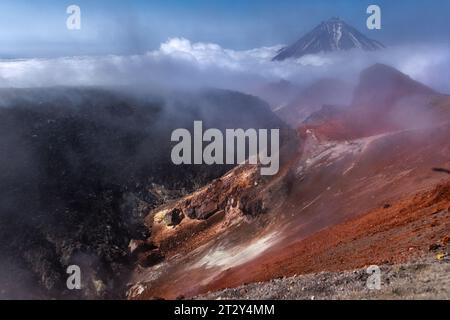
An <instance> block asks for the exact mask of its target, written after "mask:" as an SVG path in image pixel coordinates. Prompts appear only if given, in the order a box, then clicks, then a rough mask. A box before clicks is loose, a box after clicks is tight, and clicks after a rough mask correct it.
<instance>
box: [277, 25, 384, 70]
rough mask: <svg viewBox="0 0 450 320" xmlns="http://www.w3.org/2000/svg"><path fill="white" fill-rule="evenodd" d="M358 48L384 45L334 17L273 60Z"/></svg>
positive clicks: (369, 48)
mask: <svg viewBox="0 0 450 320" xmlns="http://www.w3.org/2000/svg"><path fill="white" fill-rule="evenodd" d="M356 48H358V49H361V50H364V51H374V50H379V49H382V48H384V45H383V44H381V43H380V42H378V41H376V40H372V39H369V38H367V37H366V36H365V35H363V34H362V33H361V32H359V31H358V30H356V29H355V28H353V27H352V26H350V25H348V24H347V23H346V22H345V21H343V20H341V19H340V18H339V17H332V18H331V19H329V20H327V21H323V22H322V23H320V24H319V25H318V26H317V27H315V28H314V29H313V30H312V31H310V32H309V33H307V34H306V35H305V36H303V37H302V38H300V39H299V40H298V41H297V42H295V43H294V44H292V45H290V46H287V47H285V48H283V49H281V50H280V51H279V52H278V54H277V55H276V56H275V57H274V58H273V60H274V61H282V60H285V59H290V58H300V57H302V56H304V55H307V54H315V53H320V52H332V51H342V50H350V49H356Z"/></svg>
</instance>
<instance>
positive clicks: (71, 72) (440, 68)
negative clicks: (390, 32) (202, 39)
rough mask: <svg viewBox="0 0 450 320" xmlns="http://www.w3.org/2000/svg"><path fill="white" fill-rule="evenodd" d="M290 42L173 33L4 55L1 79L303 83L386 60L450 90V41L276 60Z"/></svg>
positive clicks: (1, 82) (35, 82)
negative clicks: (35, 54) (247, 42)
mask: <svg viewBox="0 0 450 320" xmlns="http://www.w3.org/2000/svg"><path fill="white" fill-rule="evenodd" d="M282 47H283V46H282V45H275V46H272V47H262V48H255V49H251V50H242V51H238V50H231V49H226V48H222V47H221V46H220V45H218V44H214V43H192V42H190V41H189V40H187V39H184V38H172V39H169V40H168V41H167V42H164V43H162V44H161V46H160V48H159V49H158V50H155V51H150V52H148V53H146V54H143V55H132V56H116V55H109V56H82V57H64V58H55V59H27V60H0V86H1V87H39V86H53V85H83V86H89V85H100V86H102V85H105V86H108V85H119V86H120V85H134V86H135V85H139V86H144V87H146V86H154V85H160V86H169V87H181V88H190V87H203V86H209V87H218V88H228V89H235V90H242V91H246V90H247V89H250V88H255V86H258V85H261V84H264V83H267V82H272V81H278V80H280V79H287V80H291V81H292V82H294V83H298V84H300V85H301V84H307V83H311V82H313V81H314V80H316V79H319V78H323V77H328V78H329V77H337V78H345V79H347V80H356V79H357V75H358V73H359V72H360V71H361V70H362V69H363V68H365V67H368V66H370V65H371V64H373V63H385V64H389V65H391V66H393V67H396V68H397V69H399V70H401V71H402V72H404V73H406V74H408V75H410V76H411V77H412V78H414V79H416V80H419V81H422V82H424V83H425V84H428V85H430V86H432V87H434V88H435V89H437V90H440V91H443V92H450V79H449V78H448V77H447V76H446V74H447V73H448V71H450V62H449V61H450V60H449V58H448V57H449V53H450V48H448V47H446V46H440V45H434V46H430V45H414V46H401V47H390V48H387V49H385V50H381V51H376V52H361V51H358V50H353V51H347V52H335V53H328V54H317V55H308V56H304V57H302V58H300V59H297V60H286V61H281V62H273V61H271V58H272V57H273V56H275V55H276V52H277V51H278V50H279V49H280V48H282Z"/></svg>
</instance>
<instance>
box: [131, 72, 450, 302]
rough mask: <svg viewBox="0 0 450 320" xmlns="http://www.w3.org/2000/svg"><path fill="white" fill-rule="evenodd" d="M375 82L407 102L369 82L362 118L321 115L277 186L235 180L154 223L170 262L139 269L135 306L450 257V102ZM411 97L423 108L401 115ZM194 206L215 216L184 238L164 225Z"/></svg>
mask: <svg viewBox="0 0 450 320" xmlns="http://www.w3.org/2000/svg"><path fill="white" fill-rule="evenodd" d="M370 72H371V73H374V75H376V80H377V81H376V83H383V84H389V83H394V84H397V86H399V87H400V88H401V90H400V91H395V90H392V88H391V86H390V85H384V86H382V87H381V88H378V89H377V90H378V91H376V92H374V91H372V89H371V86H370V83H371V82H370V77H368V76H367V74H365V75H363V79H362V80H363V81H362V83H363V84H364V85H361V86H360V87H359V88H358V89H357V93H358V92H362V93H363V94H362V95H360V96H358V95H356V97H357V98H358V97H359V98H358V99H356V100H355V101H358V102H359V103H361V104H362V106H361V107H360V108H357V107H356V106H352V107H351V109H349V110H348V111H345V112H343V113H338V114H334V113H333V112H331V114H330V115H332V117H331V118H330V117H328V115H326V114H325V115H324V116H323V117H321V115H318V116H317V117H315V118H314V119H324V121H321V122H319V123H308V124H307V125H305V127H303V128H301V129H299V133H300V136H301V138H302V143H301V146H295V147H293V148H292V149H294V150H293V152H294V154H295V156H293V157H292V158H291V159H292V160H291V161H289V162H287V163H285V165H284V166H283V168H282V170H281V171H280V173H279V174H278V175H277V176H275V177H272V178H271V179H267V180H266V181H264V179H261V177H258V175H255V174H252V172H253V173H254V172H257V170H254V169H247V168H241V169H237V170H234V171H232V172H230V173H229V174H227V175H226V176H224V177H223V178H221V179H220V181H218V182H217V181H216V182H215V183H212V184H210V185H209V186H207V187H206V188H204V189H202V190H199V191H197V192H196V193H194V194H192V195H190V196H187V197H185V198H183V199H181V200H180V201H178V202H175V203H173V204H169V205H167V206H166V207H164V208H160V209H161V210H163V211H158V212H156V213H154V214H150V215H149V217H148V219H147V220H148V222H149V227H151V228H152V238H151V239H149V240H150V241H152V242H153V243H155V244H156V245H157V246H158V247H159V248H160V249H161V251H162V253H163V254H164V256H165V257H166V259H165V260H164V261H163V262H162V263H160V264H158V265H154V266H151V267H149V268H137V269H136V271H135V273H134V275H133V278H132V280H131V284H132V285H133V286H132V287H131V288H130V291H129V295H128V297H129V298H131V299H148V298H152V297H162V298H166V299H174V298H177V297H178V296H183V297H186V298H189V297H193V296H196V295H200V294H203V293H206V292H208V291H218V290H221V289H224V288H230V287H237V286H240V285H242V284H245V283H249V282H257V281H266V280H270V279H273V278H277V277H284V276H291V275H294V274H305V273H316V272H320V271H342V270H351V269H355V268H360V267H364V266H366V265H371V264H379V265H381V264H386V263H400V262H405V261H407V260H409V259H413V258H415V257H418V256H421V255H424V254H426V253H427V252H429V249H430V246H432V247H433V248H440V247H443V246H447V245H448V237H449V236H450V234H449V233H450V212H449V210H450V180H448V179H449V173H448V172H449V171H448V170H450V140H449V137H450V122H449V119H450V99H449V98H448V97H446V96H441V95H436V96H433V97H429V96H428V95H429V94H432V93H433V92H431V91H430V90H429V89H428V88H426V87H423V86H421V85H420V84H418V83H415V82H413V81H412V80H411V79H409V78H407V77H405V76H403V75H401V74H398V73H395V72H393V71H392V70H391V69H389V68H385V67H383V66H376V67H375V69H372V70H370ZM380 77H381V78H383V77H385V78H386V79H388V80H389V81H390V82H389V81H381V80H380ZM366 82H367V83H366ZM377 92H382V93H384V94H383V95H381V96H380V95H377ZM413 93H419V94H421V95H422V96H421V97H420V98H414V99H413V100H408V101H407V102H408V103H407V104H403V102H405V101H404V100H402V99H403V98H404V97H405V96H408V97H409V96H410V95H412V94H413ZM365 97H366V98H367V97H369V98H370V99H369V98H367V99H365ZM363 98H364V99H363ZM400 102H401V103H400ZM372 103H375V104H374V105H372ZM378 103H379V104H378ZM367 104H370V105H371V109H370V110H371V112H368V109H367V108H366V107H367ZM378 105H382V106H383V108H377V106H378ZM388 107H389V108H388ZM322 111H323V112H325V113H326V112H327V109H326V108H325V109H323V110H322ZM328 111H330V109H328ZM331 111H332V110H331ZM399 119H403V120H405V121H404V122H402V123H399V122H398V120H399ZM297 149H299V150H297ZM296 151H299V152H298V153H296ZM433 168H441V169H440V170H433ZM210 203H211V204H212V205H209V204H210ZM193 206H195V207H196V208H200V209H201V210H200V211H199V213H200V214H202V213H204V211H205V210H206V211H207V213H209V211H210V208H213V209H214V210H213V211H214V213H213V212H211V213H212V214H213V215H212V216H210V217H209V218H207V219H206V220H204V221H198V220H195V219H188V218H185V219H184V220H183V221H182V222H181V223H180V225H178V226H175V227H168V226H165V225H163V224H161V223H160V222H155V217H159V216H160V215H163V214H164V212H169V211H171V210H173V209H177V210H181V211H183V212H186V215H187V216H189V212H191V209H192V208H191V207H193ZM202 207H205V208H206V209H204V208H203V209H202ZM160 209H158V210H160ZM167 210H168V211H167ZM195 212H197V211H195ZM194 218H195V217H194Z"/></svg>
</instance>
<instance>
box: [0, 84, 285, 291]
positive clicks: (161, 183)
mask: <svg viewBox="0 0 450 320" xmlns="http://www.w3.org/2000/svg"><path fill="white" fill-rule="evenodd" d="M1 97H2V99H1V104H2V106H4V107H3V108H0V152H1V154H2V157H1V159H0V180H1V181H2V186H1V187H0V269H1V271H2V272H1V275H0V287H1V288H2V292H1V293H0V297H3V298H21V297H22V298H23V297H25V298H39V297H88V298H96V297H121V296H122V294H123V293H124V291H123V290H121V288H122V285H123V283H124V281H126V278H127V274H128V266H129V265H130V264H131V263H133V261H134V260H135V259H136V258H137V259H138V260H140V261H142V263H143V264H146V265H148V264H151V263H153V262H154V261H157V260H158V259H160V257H159V253H158V252H157V250H156V251H154V252H151V254H148V255H147V256H146V257H144V256H139V257H133V256H132V255H130V254H129V251H128V245H129V242H130V240H131V239H137V240H139V239H145V238H147V237H148V235H149V230H147V229H146V228H144V226H143V217H144V215H145V214H146V213H147V211H148V210H150V209H151V208H153V207H155V206H156V205H159V204H162V203H163V202H164V201H166V200H168V199H171V198H174V197H178V196H181V195H182V194H183V193H184V192H187V191H191V190H193V189H195V188H197V187H198V186H201V185H203V184H205V183H206V182H208V181H210V180H212V179H213V178H216V177H218V176H220V175H222V174H223V173H225V172H226V171H227V170H229V169H230V167H229V166H220V167H218V166H202V165H199V166H175V165H173V164H172V162H171V161H170V151H171V147H172V145H171V142H170V135H171V132H172V130H174V129H176V128H181V127H187V128H190V127H191V126H192V123H193V121H194V120H204V126H205V127H216V128H220V129H221V128H226V127H229V126H231V127H232V128H234V127H237V128H244V129H245V128H280V127H283V126H284V124H283V123H282V122H281V121H280V120H278V119H277V118H276V117H275V116H273V115H272V113H271V112H270V110H269V108H268V106H267V105H266V104H265V103H263V102H262V101H260V100H258V99H256V98H253V97H251V96H247V95H243V94H239V93H234V92H228V91H220V90H208V91H202V92H199V93H196V94H177V93H173V94H172V95H171V96H170V99H166V98H165V97H156V98H155V97H148V96H147V97H144V96H142V95H131V94H126V93H124V92H123V90H121V91H118V90H104V89H86V88H70V89H69V88H48V89H17V90H15V89H3V90H1ZM178 218H181V217H178ZM178 218H177V217H174V220H177V219H178ZM173 222H174V223H175V222H177V221H173ZM149 245H150V244H149ZM71 264H77V265H79V266H80V267H81V269H82V281H83V286H84V289H83V290H80V291H77V292H69V291H68V290H67V289H66V287H65V284H66V278H67V275H66V268H67V266H68V265H71ZM19 288H20V289H19Z"/></svg>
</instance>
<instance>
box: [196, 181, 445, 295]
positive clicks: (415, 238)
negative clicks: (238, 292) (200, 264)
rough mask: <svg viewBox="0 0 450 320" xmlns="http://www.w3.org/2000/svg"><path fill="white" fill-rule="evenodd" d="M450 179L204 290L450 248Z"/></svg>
mask: <svg viewBox="0 0 450 320" xmlns="http://www.w3.org/2000/svg"><path fill="white" fill-rule="evenodd" d="M449 237H450V180H449V182H447V183H444V184H440V185H439V186H437V187H435V188H434V189H432V190H430V191H427V192H421V193H418V194H416V195H414V196H412V197H407V198H405V199H403V200H400V201H398V202H396V203H393V204H389V206H388V205H386V207H382V208H377V209H375V210H372V211H370V212H368V213H366V214H363V215H362V216H361V217H358V218H354V219H351V220H349V221H347V222H344V223H341V224H338V225H336V226H332V227H329V228H326V229H324V230H322V231H319V232H318V233H316V234H314V235H312V236H310V237H308V238H306V239H304V240H302V241H299V242H296V243H293V244H291V245H290V246H287V247H284V248H279V250H277V251H273V253H272V254H271V255H264V256H262V257H260V258H258V259H256V260H254V261H252V262H251V263H248V264H245V265H242V266H240V267H239V268H236V269H232V270H229V271H227V272H226V273H224V274H223V276H222V277H221V278H219V279H217V280H215V281H214V282H212V283H210V284H209V285H208V286H206V287H205V288H203V290H202V291H212V290H214V291H216V290H218V289H221V288H225V287H234V286H238V285H241V284H242V283H249V282H258V281H267V280H270V279H273V278H278V277H284V276H293V275H299V274H306V273H317V272H321V271H343V270H351V269H356V268H360V267H365V266H368V265H372V264H377V265H381V264H390V263H402V262H406V261H408V260H410V259H412V258H414V257H418V256H421V255H424V254H426V253H428V252H429V251H430V248H432V247H433V245H434V246H435V247H436V250H439V248H443V249H444V250H448V249H445V247H446V246H448V244H449V239H450V238H449Z"/></svg>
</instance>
